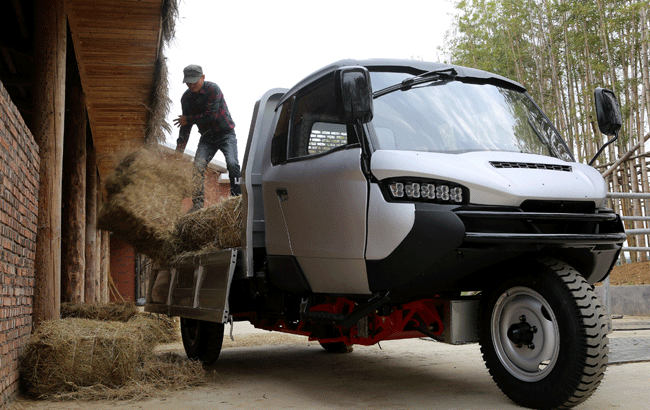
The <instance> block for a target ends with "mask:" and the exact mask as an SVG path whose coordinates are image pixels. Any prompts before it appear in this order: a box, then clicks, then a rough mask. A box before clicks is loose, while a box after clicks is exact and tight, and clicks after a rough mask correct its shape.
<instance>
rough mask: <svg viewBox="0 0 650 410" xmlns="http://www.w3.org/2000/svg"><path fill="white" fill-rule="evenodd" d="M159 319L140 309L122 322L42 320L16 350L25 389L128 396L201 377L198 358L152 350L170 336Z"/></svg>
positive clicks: (43, 393) (66, 395)
mask: <svg viewBox="0 0 650 410" xmlns="http://www.w3.org/2000/svg"><path fill="white" fill-rule="evenodd" d="M160 323H161V321H160V320H158V319H157V318H155V317H148V316H145V315H135V316H133V318H132V319H131V320H129V321H128V322H113V321H96V320H89V319H76V318H68V319H61V320H54V321H48V322H44V323H42V324H41V325H40V326H39V327H38V328H37V330H36V331H35V332H34V334H33V335H32V336H31V338H30V339H29V341H28V342H27V344H26V345H25V349H24V351H23V353H22V356H21V361H20V370H21V377H22V378H23V380H24V381H25V384H26V386H27V391H28V393H29V394H30V395H32V396H35V397H39V398H48V399H75V398H82V399H87V400H96V399H106V398H108V399H111V398H113V399H133V398H140V397H150V396H151V395H152V394H153V393H152V392H153V391H154V390H155V389H159V388H174V389H179V388H184V387H189V386H192V385H196V384H199V383H201V382H202V381H203V380H204V373H203V369H202V367H201V366H200V364H198V366H197V364H195V363H190V362H187V361H183V360H182V359H180V358H174V359H173V360H172V359H170V358H169V357H165V356H156V355H154V353H153V349H154V346H155V345H156V343H157V342H158V341H159V340H161V339H164V340H166V341H169V340H170V336H169V334H168V333H167V331H166V330H165V326H164V325H161V324H160ZM176 329H177V327H176ZM161 335H162V336H161ZM176 338H178V336H176Z"/></svg>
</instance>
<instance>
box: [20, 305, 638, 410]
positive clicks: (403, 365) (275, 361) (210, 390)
mask: <svg viewBox="0 0 650 410" xmlns="http://www.w3.org/2000/svg"><path fill="white" fill-rule="evenodd" d="M227 330H229V329H228V328H227ZM233 333H234V337H235V341H234V342H231V341H230V339H229V338H228V336H226V341H225V343H224V349H223V350H222V352H221V356H220V357H219V360H218V361H217V362H216V363H215V364H214V365H212V366H209V367H208V368H207V369H208V375H209V380H208V383H207V384H206V385H205V386H201V387H198V388H193V389H191V390H184V391H178V392H166V393H162V394H161V397H159V398H156V399H149V400H144V401H138V402H91V403H89V402H43V401H40V402H39V401H31V400H26V399H22V398H20V399H18V400H17V402H16V403H15V404H14V405H13V408H14V409H16V410H18V409H20V410H22V409H47V410H59V409H60V410H73V409H91V408H92V409H100V410H101V409H113V408H118V409H148V410H149V409H163V410H164V409H170V410H171V409H174V410H177V409H182V410H190V409H206V408H209V409H257V408H269V409H350V408H355V409H425V408H427V409H430V408H439V409H481V410H484V409H519V408H520V407H519V406H516V405H515V404H513V403H512V402H511V401H510V400H509V399H508V398H507V397H506V396H504V395H503V394H502V393H501V392H500V391H499V389H498V388H497V387H496V385H495V384H494V383H493V381H492V379H491V378H490V376H489V374H488V372H487V370H486V368H485V365H484V364H483V360H482V358H481V354H480V350H479V346H478V345H476V344H473V345H464V346H450V345H446V344H442V343H437V342H433V341H430V340H425V339H411V340H401V341H387V342H382V343H381V344H380V345H375V346H370V347H363V346H355V349H354V352H352V353H350V354H330V353H327V352H325V351H324V350H323V349H322V348H321V347H320V346H319V345H318V344H317V343H314V342H311V343H309V342H307V340H306V338H304V337H300V336H293V335H284V334H277V333H269V332H265V331H260V330H257V329H253V328H252V327H251V326H250V325H248V324H243V323H235V327H234V332H233ZM164 349H166V350H173V351H178V352H179V353H180V352H181V351H182V346H180V345H179V344H174V345H167V346H165V347H164ZM610 352H611V353H610V366H609V367H608V369H607V373H606V376H605V379H604V380H603V382H602V384H601V386H600V387H599V389H598V390H597V391H596V393H595V394H594V395H593V396H592V397H591V398H590V399H589V400H588V401H587V402H586V403H583V404H582V405H580V406H578V407H577V409H585V410H586V409H590V410H600V409H613V408H619V409H641V408H647V406H648V402H649V401H650V392H649V391H648V386H649V384H648V375H650V318H628V317H625V318H619V319H615V320H614V321H613V332H612V333H611V334H610Z"/></svg>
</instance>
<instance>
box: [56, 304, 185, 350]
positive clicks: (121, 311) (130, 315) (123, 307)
mask: <svg viewBox="0 0 650 410" xmlns="http://www.w3.org/2000/svg"><path fill="white" fill-rule="evenodd" d="M61 318H62V319H67V318H77V319H90V320H101V321H115V322H129V321H135V322H137V323H139V324H140V327H141V328H143V329H145V330H147V331H149V332H151V333H152V334H153V338H154V341H155V342H156V343H174V342H177V341H179V340H180V330H179V329H180V328H179V321H178V318H171V317H168V316H162V315H154V314H152V313H142V312H138V309H137V307H136V306H135V304H134V303H132V302H124V303H104V304H101V303H62V304H61Z"/></svg>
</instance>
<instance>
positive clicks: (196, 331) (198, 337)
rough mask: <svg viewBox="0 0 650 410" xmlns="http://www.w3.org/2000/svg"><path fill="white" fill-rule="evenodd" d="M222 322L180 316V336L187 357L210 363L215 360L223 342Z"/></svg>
mask: <svg viewBox="0 0 650 410" xmlns="http://www.w3.org/2000/svg"><path fill="white" fill-rule="evenodd" d="M223 331H224V326H223V323H215V322H207V321H205V320H196V319H186V318H181V336H182V338H183V347H184V348H185V353H187V357H188V358H189V359H192V360H200V361H201V362H203V363H204V364H211V363H214V361H216V360H217V358H218V357H219V353H221V345H222V344H223Z"/></svg>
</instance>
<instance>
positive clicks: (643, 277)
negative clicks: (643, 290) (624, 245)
mask: <svg viewBox="0 0 650 410" xmlns="http://www.w3.org/2000/svg"><path fill="white" fill-rule="evenodd" d="M609 282H610V284H611V285H612V286H619V285H650V262H637V263H627V264H625V265H621V266H615V267H614V269H612V273H610V275H609Z"/></svg>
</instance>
